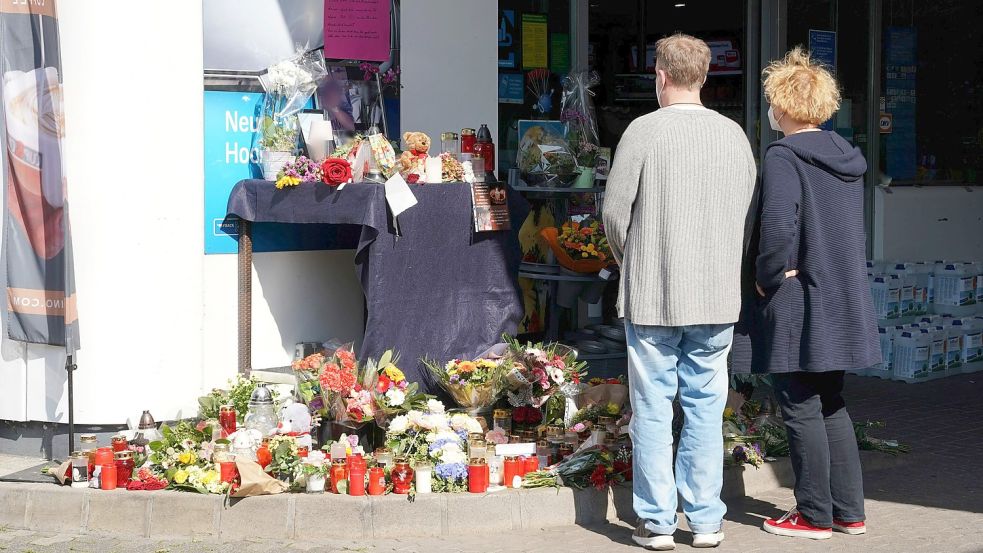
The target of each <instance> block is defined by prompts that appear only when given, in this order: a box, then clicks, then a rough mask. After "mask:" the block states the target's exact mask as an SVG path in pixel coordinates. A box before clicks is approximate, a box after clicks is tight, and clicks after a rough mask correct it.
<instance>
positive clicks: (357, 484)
mask: <svg viewBox="0 0 983 553" xmlns="http://www.w3.org/2000/svg"><path fill="white" fill-rule="evenodd" d="M348 495H365V465H362V464H360V463H355V464H353V465H351V466H350V467H348Z"/></svg>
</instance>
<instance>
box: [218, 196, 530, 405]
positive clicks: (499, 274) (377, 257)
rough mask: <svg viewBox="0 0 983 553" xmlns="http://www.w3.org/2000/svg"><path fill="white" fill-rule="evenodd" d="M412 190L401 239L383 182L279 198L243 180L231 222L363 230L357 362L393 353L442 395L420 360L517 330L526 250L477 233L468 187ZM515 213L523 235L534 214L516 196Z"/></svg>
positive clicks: (464, 350) (474, 350)
mask: <svg viewBox="0 0 983 553" xmlns="http://www.w3.org/2000/svg"><path fill="white" fill-rule="evenodd" d="M411 188H412V190H413V193H414V195H415V196H416V198H417V201H418V203H417V205H415V206H413V207H411V208H410V209H409V210H407V211H405V212H404V213H402V214H401V215H400V216H399V217H398V229H399V235H398V236H397V235H396V230H395V228H394V225H393V220H392V216H391V213H390V211H389V209H388V207H387V204H386V197H385V190H384V188H383V186H382V185H380V184H369V183H358V184H349V185H347V186H345V187H344V188H343V189H342V190H337V189H334V188H330V187H328V186H326V185H323V184H320V183H303V184H301V185H299V186H296V187H290V188H284V189H282V190H277V189H276V187H274V186H273V184H272V183H271V182H268V181H261V180H245V181H241V182H239V183H238V184H237V185H236V186H235V188H234V189H233V190H232V194H231V195H230V197H229V204H228V209H227V216H228V217H233V216H234V217H239V218H241V219H245V220H247V221H253V222H279V223H305V224H333V225H358V226H360V227H361V229H362V230H361V235H360V237H359V240H358V246H357V248H356V255H355V270H356V273H357V275H358V277H359V280H360V281H361V283H362V290H363V292H364V293H365V301H366V309H367V311H368V317H367V319H366V323H365V327H366V328H365V336H364V338H363V339H362V345H361V348H360V351H359V357H360V358H362V359H364V358H367V357H375V358H378V357H379V355H381V354H382V352H384V351H385V350H387V349H395V350H397V351H398V352H399V354H400V359H401V362H400V363H399V365H400V368H401V369H403V370H404V372H405V373H406V376H407V378H409V379H410V380H411V381H416V382H420V384H421V389H423V390H425V391H428V392H430V393H437V392H438V389H437V386H436V385H435V383H434V382H433V381H432V379H431V378H430V377H429V375H428V374H427V373H426V369H425V367H423V365H422V363H420V359H421V358H425V357H429V358H432V359H435V360H438V361H440V362H446V361H448V360H450V359H452V358H455V357H473V356H475V355H477V354H479V353H481V352H483V351H484V350H485V349H487V348H488V347H490V346H492V345H494V344H495V343H497V342H499V341H501V336H502V334H503V333H509V334H514V333H515V332H516V329H517V327H518V323H519V321H520V319H521V318H522V314H523V308H522V296H521V292H520V289H519V285H518V281H517V274H518V264H519V260H520V252H519V244H518V240H517V238H516V232H515V231H512V232H508V231H505V232H485V233H475V232H474V223H473V221H472V211H471V209H472V206H471V188H470V186H468V185H466V184H463V183H447V184H433V185H429V184H428V185H423V186H411ZM510 210H511V212H512V220H513V225H512V227H513V228H514V229H518V227H519V224H520V223H521V221H522V220H523V218H524V217H525V215H526V213H527V212H528V206H527V205H526V204H525V202H524V200H522V199H521V198H519V197H517V195H516V194H512V195H511V197H510ZM325 285H330V283H325ZM338 316H344V315H343V314H338ZM312 330H317V329H312ZM324 338H332V336H325V337H324ZM337 338H342V339H348V338H350V337H348V336H338V337H337Z"/></svg>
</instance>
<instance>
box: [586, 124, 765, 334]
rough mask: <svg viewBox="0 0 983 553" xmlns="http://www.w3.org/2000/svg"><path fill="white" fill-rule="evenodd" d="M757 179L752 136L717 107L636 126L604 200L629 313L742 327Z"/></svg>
mask: <svg viewBox="0 0 983 553" xmlns="http://www.w3.org/2000/svg"><path fill="white" fill-rule="evenodd" d="M755 175H756V168H755V164H754V155H753V153H752V152H751V146H750V144H749V143H748V140H747V137H746V136H745V134H744V130H743V129H742V128H741V127H740V126H739V125H738V124H737V123H735V122H733V121H731V120H730V119H727V118H726V117H724V116H722V115H720V114H719V113H717V112H715V111H712V110H709V109H687V108H684V107H668V108H663V109H660V110H658V111H655V112H652V113H649V114H647V115H644V116H642V117H639V118H638V119H636V120H635V121H633V122H632V123H631V125H629V126H628V129H627V130H625V133H624V134H623V135H622V137H621V142H620V143H619V144H618V149H617V152H616V155H615V158H614V163H613V165H612V167H611V173H610V175H609V176H608V181H607V194H606V195H605V198H604V203H603V219H604V226H605V230H606V233H607V237H608V240H609V241H610V244H611V250H612V252H613V253H614V256H615V259H617V261H618V263H619V264H620V265H621V280H620V285H619V294H618V312H619V313H620V314H621V316H623V317H625V318H627V319H629V320H630V321H631V322H632V323H634V324H639V325H653V326H689V325H698V324H728V323H733V322H736V321H737V319H738V315H739V313H740V308H741V287H740V284H741V276H740V273H741V258H742V253H743V248H744V237H745V232H746V228H745V226H746V222H747V221H748V220H749V213H748V212H749V208H750V204H751V198H752V194H753V192H754V184H755Z"/></svg>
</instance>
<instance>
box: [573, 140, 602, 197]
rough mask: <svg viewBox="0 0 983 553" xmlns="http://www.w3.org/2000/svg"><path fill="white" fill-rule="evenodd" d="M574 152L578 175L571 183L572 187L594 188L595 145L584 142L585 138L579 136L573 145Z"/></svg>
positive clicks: (596, 152) (596, 153) (596, 149)
mask: <svg viewBox="0 0 983 553" xmlns="http://www.w3.org/2000/svg"><path fill="white" fill-rule="evenodd" d="M574 152H575V155H576V157H577V169H578V171H579V172H580V174H579V175H578V176H577V180H576V182H574V183H573V187H574V188H594V176H595V173H596V170H597V169H596V168H597V155H598V148H597V145H596V144H594V143H593V142H589V141H587V140H585V136H584V135H583V134H581V135H580V139H579V140H578V141H577V142H576V143H575V144H574Z"/></svg>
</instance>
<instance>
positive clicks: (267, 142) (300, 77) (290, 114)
mask: <svg viewBox="0 0 983 553" xmlns="http://www.w3.org/2000/svg"><path fill="white" fill-rule="evenodd" d="M327 74H328V72H327V69H326V67H325V65H324V56H323V55H321V54H320V53H319V52H317V51H311V52H299V53H298V54H297V55H295V56H294V57H292V58H289V59H285V60H283V61H280V62H277V63H275V64H273V65H271V66H270V67H268V68H267V69H266V72H265V73H263V74H262V75H260V77H259V82H260V84H261V85H263V90H265V91H266V98H265V99H264V101H263V116H262V118H261V119H260V125H259V129H260V132H261V139H260V146H261V147H262V148H263V149H266V150H271V151H279V152H284V151H292V150H293V149H294V148H295V147H296V145H297V138H298V136H299V135H300V126H299V125H298V123H297V114H298V113H299V112H300V110H302V109H304V105H305V104H306V103H307V100H309V99H310V97H311V95H313V94H314V92H315V91H316V90H317V83H318V81H320V80H321V79H323V78H324V77H325V76H326V75H327Z"/></svg>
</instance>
